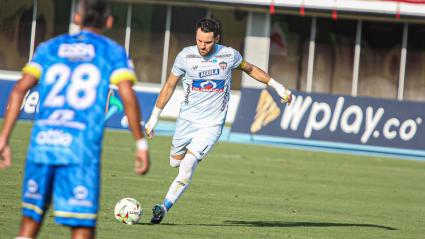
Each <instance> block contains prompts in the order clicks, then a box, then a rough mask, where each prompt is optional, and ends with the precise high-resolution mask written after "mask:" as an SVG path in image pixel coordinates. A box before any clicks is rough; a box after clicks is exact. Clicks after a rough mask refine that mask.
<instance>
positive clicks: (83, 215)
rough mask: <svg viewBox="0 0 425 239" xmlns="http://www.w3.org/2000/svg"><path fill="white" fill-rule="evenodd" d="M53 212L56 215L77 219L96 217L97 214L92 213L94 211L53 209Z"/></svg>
mask: <svg viewBox="0 0 425 239" xmlns="http://www.w3.org/2000/svg"><path fill="white" fill-rule="evenodd" d="M53 214H54V215H55V216H56V217H65V218H77V219H96V218H97V214H94V213H76V212H64V211H55V212H54V213H53Z"/></svg>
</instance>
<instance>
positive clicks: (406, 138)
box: [230, 88, 425, 159]
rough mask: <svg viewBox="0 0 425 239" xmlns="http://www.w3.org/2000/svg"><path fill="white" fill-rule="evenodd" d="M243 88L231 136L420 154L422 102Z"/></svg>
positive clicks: (424, 147) (424, 139)
mask: <svg viewBox="0 0 425 239" xmlns="http://www.w3.org/2000/svg"><path fill="white" fill-rule="evenodd" d="M294 96H295V97H294V98H293V102H292V104H291V106H289V107H288V106H285V105H284V104H281V103H280V99H279V97H278V95H277V94H276V93H275V92H274V91H273V92H272V91H269V90H267V89H251V88H245V89H242V91H241V100H240V103H239V108H238V111H237V113H236V118H235V121H234V123H233V125H232V129H231V135H230V138H231V139H235V138H237V139H238V141H247V142H249V141H251V142H258V143H273V144H283V145H288V146H294V147H296V146H300V147H310V148H315V149H323V150H332V151H335V150H336V151H350V152H358V153H366V154H383V155H390V156H391V155H392V156H402V157H409V158H416V159H425V126H424V122H423V120H424V118H425V110H424V109H425V103H416V102H407V101H395V100H384V99H375V98H367V97H351V96H336V95H330V94H316V93H314V94H306V93H300V92H294Z"/></svg>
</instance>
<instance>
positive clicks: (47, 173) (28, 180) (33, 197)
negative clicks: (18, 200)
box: [17, 161, 54, 238]
mask: <svg viewBox="0 0 425 239" xmlns="http://www.w3.org/2000/svg"><path fill="white" fill-rule="evenodd" d="M53 172H54V168H53V167H51V166H49V165H45V164H36V163H33V162H30V161H27V162H26V165H25V175H24V180H23V183H22V185H23V186H22V220H21V226H20V229H19V232H18V237H17V238H36V237H37V235H38V232H39V231H40V228H41V223H42V221H43V217H44V215H45V212H46V211H47V208H48V206H49V204H50V201H51V196H52V182H53Z"/></svg>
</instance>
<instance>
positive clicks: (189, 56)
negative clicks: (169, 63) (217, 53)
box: [186, 54, 202, 59]
mask: <svg viewBox="0 0 425 239" xmlns="http://www.w3.org/2000/svg"><path fill="white" fill-rule="evenodd" d="M186 58H187V59H190V58H202V56H200V55H196V54H188V55H186Z"/></svg>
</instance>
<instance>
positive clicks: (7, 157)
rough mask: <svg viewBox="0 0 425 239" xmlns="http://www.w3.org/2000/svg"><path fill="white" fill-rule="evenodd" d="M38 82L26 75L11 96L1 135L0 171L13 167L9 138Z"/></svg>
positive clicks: (33, 77) (31, 76)
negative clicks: (28, 95) (29, 92)
mask: <svg viewBox="0 0 425 239" xmlns="http://www.w3.org/2000/svg"><path fill="white" fill-rule="evenodd" d="M37 82H38V80H37V78H36V77H35V76H33V75H32V74H24V75H23V77H22V79H21V80H19V81H18V82H17V83H16V85H15V87H14V88H13V90H12V92H11V94H10V96H9V103H8V107H7V110H6V115H5V117H4V121H3V127H2V130H1V133H0V169H4V168H7V167H10V166H11V163H12V153H11V150H10V147H9V138H10V135H11V133H12V130H13V128H14V126H15V123H16V120H17V119H18V116H19V112H20V109H21V105H22V101H23V100H24V97H25V94H26V93H27V91H28V90H30V89H31V88H32V87H33V86H35V85H36V84H37Z"/></svg>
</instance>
